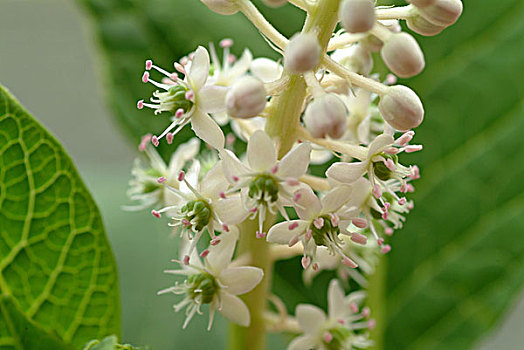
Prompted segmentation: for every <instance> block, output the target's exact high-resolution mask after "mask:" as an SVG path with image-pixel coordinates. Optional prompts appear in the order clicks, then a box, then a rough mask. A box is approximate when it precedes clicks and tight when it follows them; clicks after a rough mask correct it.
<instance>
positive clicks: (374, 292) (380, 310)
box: [368, 256, 387, 350]
mask: <svg viewBox="0 0 524 350" xmlns="http://www.w3.org/2000/svg"><path fill="white" fill-rule="evenodd" d="M386 273H387V257H386V256H382V258H381V259H380V262H379V263H378V265H377V267H376V269H375V272H374V273H373V274H372V275H371V276H370V277H369V286H368V304H369V307H370V308H371V317H372V318H373V319H374V320H375V322H376V326H375V328H374V329H373V330H372V331H371V340H373V343H374V344H373V347H372V348H371V349H370V350H382V349H384V332H385V329H386V325H385V321H386V296H385V294H384V293H385V290H386Z"/></svg>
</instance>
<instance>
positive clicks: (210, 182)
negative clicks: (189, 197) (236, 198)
mask: <svg viewBox="0 0 524 350" xmlns="http://www.w3.org/2000/svg"><path fill="white" fill-rule="evenodd" d="M228 186H229V183H228V182H227V181H226V178H225V176H224V169H223V167H222V161H218V162H217V163H216V164H215V165H214V166H213V167H212V168H211V169H209V171H208V172H207V173H206V175H205V176H204V177H203V178H202V181H200V193H201V194H202V195H203V196H204V197H206V198H211V199H215V198H218V196H219V195H220V192H224V191H225V190H226V189H227V188H228Z"/></svg>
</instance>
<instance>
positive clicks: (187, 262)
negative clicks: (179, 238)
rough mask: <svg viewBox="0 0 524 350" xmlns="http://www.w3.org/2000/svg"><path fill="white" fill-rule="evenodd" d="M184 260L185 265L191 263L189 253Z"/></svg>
mask: <svg viewBox="0 0 524 350" xmlns="http://www.w3.org/2000/svg"><path fill="white" fill-rule="evenodd" d="M182 261H183V263H184V265H186V266H187V265H189V255H185V256H184V260H182Z"/></svg>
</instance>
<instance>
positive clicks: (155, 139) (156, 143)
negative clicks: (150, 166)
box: [151, 136, 160, 147]
mask: <svg viewBox="0 0 524 350" xmlns="http://www.w3.org/2000/svg"><path fill="white" fill-rule="evenodd" d="M151 143H152V144H153V146H155V147H158V145H159V144H160V141H158V137H156V136H153V137H152V138H151Z"/></svg>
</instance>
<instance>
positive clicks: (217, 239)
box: [209, 237, 221, 246]
mask: <svg viewBox="0 0 524 350" xmlns="http://www.w3.org/2000/svg"><path fill="white" fill-rule="evenodd" d="M220 241H221V240H220V238H218V237H216V238H213V239H212V240H211V242H209V244H211V245H212V246H216V245H218V243H220Z"/></svg>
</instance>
